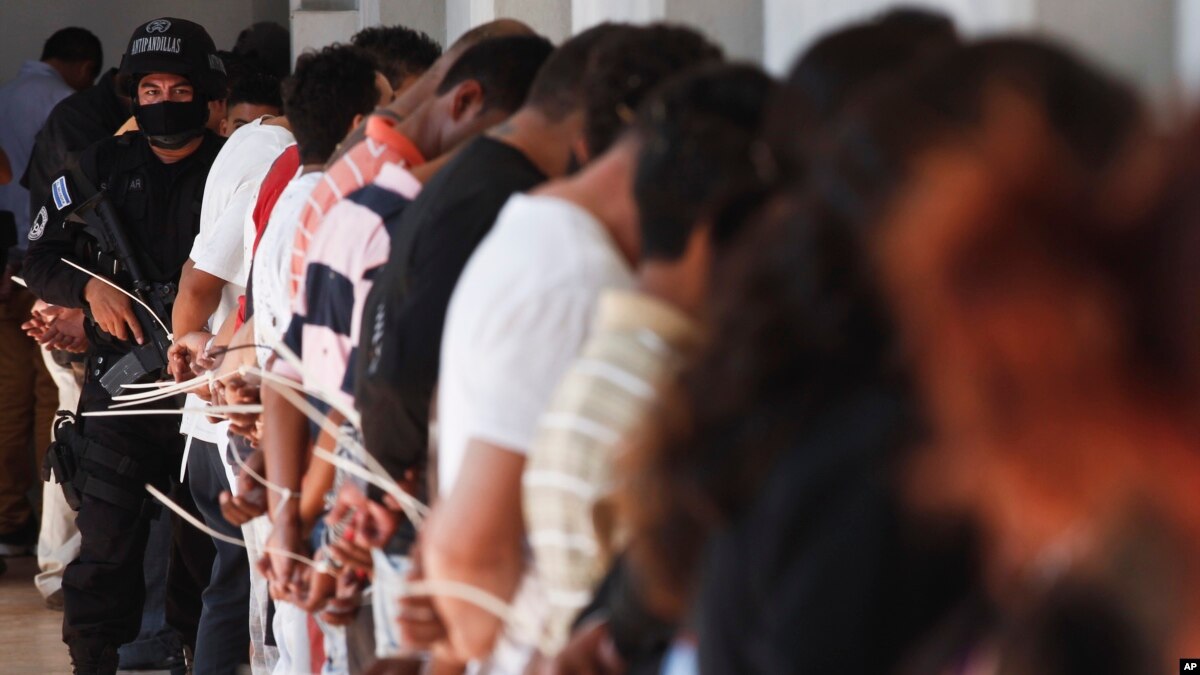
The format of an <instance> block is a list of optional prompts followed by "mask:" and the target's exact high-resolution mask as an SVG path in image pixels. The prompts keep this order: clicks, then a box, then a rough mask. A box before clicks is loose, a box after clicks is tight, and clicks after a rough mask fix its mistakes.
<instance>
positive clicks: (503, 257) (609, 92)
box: [410, 26, 720, 673]
mask: <svg viewBox="0 0 1200 675" xmlns="http://www.w3.org/2000/svg"><path fill="white" fill-rule="evenodd" d="M649 54H653V55H654V58H645V57H647V55H649ZM719 55H720V52H719V50H718V49H717V48H715V47H714V46H712V45H711V44H710V43H708V42H707V41H706V40H704V38H703V37H701V36H700V35H698V34H696V33H695V32H693V31H691V30H688V29H682V28H673V27H666V26H650V27H647V28H643V29H638V30H635V31H629V32H622V33H621V34H619V35H617V36H615V37H614V38H612V39H611V40H609V41H607V42H606V43H604V44H602V45H601V46H600V47H598V48H597V50H596V54H595V56H594V57H593V59H592V61H591V66H590V70H589V72H588V73H587V74H585V79H587V80H590V81H589V83H588V84H587V85H585V87H584V90H585V91H587V92H589V95H588V100H587V102H586V106H587V112H588V115H587V117H586V119H587V122H586V128H585V137H586V144H587V150H588V154H589V156H591V157H596V159H594V160H593V161H592V162H591V163H590V164H589V165H588V166H587V167H586V168H585V169H583V171H581V172H580V173H579V174H577V175H575V176H573V177H568V178H564V179H560V180H558V181H555V182H553V183H550V184H548V185H547V186H546V187H544V188H541V189H539V190H537V191H535V192H534V193H533V194H531V195H528V196H523V195H518V196H514V197H512V198H511V199H510V200H509V202H508V204H507V205H506V206H505V207H504V209H503V210H502V211H501V212H500V215H499V217H498V219H497V221H496V225H495V226H494V227H493V229H492V231H491V233H490V234H489V235H488V236H487V238H486V239H484V240H483V242H482V243H481V244H480V246H479V248H478V249H477V250H476V251H475V254H474V255H473V257H472V258H471V260H470V262H469V263H468V264H467V267H466V268H465V269H464V270H463V273H462V276H461V277H460V278H459V282H458V286H457V287H456V289H455V291H454V296H453V298H452V299H451V301H450V306H449V309H448V311H447V315H446V326H445V331H444V333H443V338H442V353H441V372H440V383H439V390H438V407H437V411H438V412H437V415H438V422H437V426H438V437H439V441H438V447H437V458H438V459H437V471H438V488H439V493H440V496H441V501H439V502H438V503H437V505H436V507H435V509H434V512H433V514H432V516H431V517H430V519H429V521H428V522H427V524H426V527H425V531H424V533H423V547H422V554H423V559H422V563H423V565H422V566H423V568H424V574H425V576H426V578H427V579H429V580H430V581H432V582H434V583H436V582H439V581H454V582H459V583H465V584H468V585H471V586H475V587H478V588H480V589H482V590H485V591H487V592H489V593H492V594H495V595H497V596H499V597H501V598H503V599H505V600H508V599H511V598H513V597H514V595H516V596H517V597H516V600H515V601H514V603H513V604H514V612H513V621H512V623H510V624H509V625H508V626H503V625H502V624H501V622H500V620H499V619H498V618H496V617H495V616H494V615H492V614H489V613H487V612H485V611H484V610H482V609H480V608H479V607H478V606H476V605H473V604H470V603H466V602H463V601H460V600H455V599H451V598H447V597H436V598H435V599H434V600H433V603H432V604H433V606H434V609H435V610H436V612H435V615H436V616H437V617H439V618H440V620H441V624H442V627H443V628H444V630H445V641H446V642H448V645H446V646H448V648H449V649H450V651H451V652H452V653H453V654H454V655H455V656H456V657H457V658H459V659H461V660H463V661H469V660H479V659H483V658H486V657H488V656H491V662H490V667H491V668H492V671H489V672H500V673H520V672H524V671H525V669H526V666H527V665H528V662H529V660H530V658H531V656H532V653H533V650H534V648H535V645H536V642H537V638H538V635H537V631H538V623H539V620H540V614H541V612H542V611H543V610H542V608H541V605H542V603H540V602H539V596H538V594H537V591H536V589H535V588H533V587H532V585H531V584H524V585H523V584H522V577H523V576H525V570H526V565H527V560H526V553H525V539H524V537H525V535H524V525H523V522H522V514H521V474H522V472H523V470H524V468H525V455H526V453H527V452H528V449H529V447H530V446H531V445H532V442H533V438H534V435H535V431H536V427H537V421H538V418H539V417H540V415H541V413H542V411H543V410H544V408H545V407H546V404H547V402H548V401H549V399H550V396H551V394H552V393H553V391H554V388H555V387H556V386H557V384H558V382H559V380H560V379H561V377H562V375H563V373H564V372H565V371H566V369H567V367H568V366H569V365H570V363H571V362H572V360H573V359H574V357H575V355H576V353H577V352H578V350H579V348H580V346H581V345H582V344H583V341H584V339H585V338H586V337H587V333H588V329H589V325H590V322H591V317H592V316H593V314H594V312H595V309H596V301H597V299H598V297H599V296H600V294H601V292H602V291H604V290H605V289H611V288H617V289H630V288H632V287H633V284H634V279H633V274H632V270H631V266H632V264H633V261H634V260H635V259H636V258H637V252H638V246H639V226H638V220H637V214H636V207H635V205H634V202H633V198H632V183H633V177H634V169H635V164H636V156H637V152H638V150H639V147H640V142H639V141H638V139H637V138H636V137H635V136H633V135H631V134H627V133H625V129H626V124H627V120H628V118H629V117H630V116H629V115H622V114H621V111H622V110H626V111H628V110H633V109H635V108H636V107H637V105H638V103H639V102H640V101H641V99H642V98H643V97H644V96H645V95H646V94H647V93H648V92H649V91H650V89H652V88H653V87H654V85H655V84H657V83H658V82H660V81H662V80H663V79H665V78H667V77H669V76H670V75H673V74H674V73H676V72H678V71H680V70H682V69H683V68H684V67H686V66H688V65H692V64H695V63H699V62H704V61H711V60H714V59H716V58H719ZM610 146H611V147H610ZM601 153H603V154H601ZM518 587H521V591H520V593H519V594H518V592H517V591H518ZM415 604H417V603H410V605H415ZM502 633H503V636H502ZM501 637H502V639H500V638H501Z"/></svg>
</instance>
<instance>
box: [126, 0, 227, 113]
mask: <svg viewBox="0 0 1200 675" xmlns="http://www.w3.org/2000/svg"><path fill="white" fill-rule="evenodd" d="M150 73H172V74H175V75H183V76H184V77H186V78H188V80H189V81H190V82H191V83H192V86H193V87H195V89H196V92H197V93H199V94H201V95H203V96H206V97H207V98H209V99H212V100H215V99H223V98H225V64H223V63H221V58H220V57H219V56H217V48H216V45H215V44H213V40H212V37H210V36H209V34H208V31H206V30H204V27H203V26H201V25H200V24H198V23H193V22H191V21H188V20H186V19H173V18H170V17H164V18H161V19H154V20H153V21H147V22H146V23H144V24H142V25H140V26H138V27H137V30H135V31H133V37H131V38H129V46H128V47H127V48H126V49H125V55H124V56H123V57H122V58H121V70H120V72H119V73H118V76H119V77H120V78H121V81H120V86H121V87H122V88H124V89H127V90H131V88H132V87H134V86H135V85H136V84H137V82H136V80H135V78H134V76H135V75H136V76H143V75H148V74H150Z"/></svg>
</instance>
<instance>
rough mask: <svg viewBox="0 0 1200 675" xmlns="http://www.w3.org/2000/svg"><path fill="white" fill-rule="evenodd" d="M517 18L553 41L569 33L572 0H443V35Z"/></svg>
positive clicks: (454, 36) (454, 35)
mask: <svg viewBox="0 0 1200 675" xmlns="http://www.w3.org/2000/svg"><path fill="white" fill-rule="evenodd" d="M502 18H512V19H519V20H521V21H524V22H525V23H527V24H529V27H530V28H532V29H534V30H535V31H537V32H538V33H540V34H542V35H545V36H546V37H547V38H549V39H550V40H552V41H553V42H554V43H555V44H558V43H560V42H562V41H563V40H565V39H567V38H568V37H570V36H571V33H572V30H571V28H572V26H571V0H446V38H447V40H448V43H453V42H454V41H455V40H457V39H458V38H459V37H460V36H461V35H462V34H463V33H465V32H467V31H468V30H469V29H471V28H474V27H475V26H478V25H479V24H481V23H486V22H488V21H493V20H495V19H502Z"/></svg>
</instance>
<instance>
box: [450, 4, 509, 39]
mask: <svg viewBox="0 0 1200 675" xmlns="http://www.w3.org/2000/svg"><path fill="white" fill-rule="evenodd" d="M515 18H518V19H520V18H521V17H519V16H518V17H515ZM495 19H496V3H495V0H446V45H447V46H449V45H451V44H453V43H454V41H455V40H457V39H458V38H459V37H460V36H462V34H463V33H465V32H467V31H468V30H470V29H472V28H474V27H475V26H478V25H479V24H481V23H487V22H488V21H494V20H495Z"/></svg>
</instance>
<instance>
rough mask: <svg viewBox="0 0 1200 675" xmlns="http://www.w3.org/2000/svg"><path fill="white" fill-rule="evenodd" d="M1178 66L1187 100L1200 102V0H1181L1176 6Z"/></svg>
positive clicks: (1194, 103) (1193, 103) (1192, 102)
mask: <svg viewBox="0 0 1200 675" xmlns="http://www.w3.org/2000/svg"><path fill="white" fill-rule="evenodd" d="M1175 11H1176V15H1175V27H1176V36H1175V40H1176V47H1177V51H1176V54H1177V57H1176V68H1177V69H1178V71H1179V79H1180V84H1181V89H1182V91H1181V93H1182V94H1183V96H1184V98H1185V100H1186V102H1188V103H1190V104H1192V105H1196V104H1200V0H1179V3H1178V6H1177V7H1176V10H1175Z"/></svg>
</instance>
